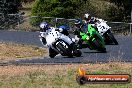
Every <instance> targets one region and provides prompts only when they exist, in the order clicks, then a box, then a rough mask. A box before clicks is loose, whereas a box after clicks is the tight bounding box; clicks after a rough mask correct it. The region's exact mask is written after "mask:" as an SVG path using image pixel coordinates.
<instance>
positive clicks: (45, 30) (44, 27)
mask: <svg viewBox="0 0 132 88" xmlns="http://www.w3.org/2000/svg"><path fill="white" fill-rule="evenodd" d="M39 27H40V31H41V35H40V41H41V42H42V43H43V44H44V45H47V46H48V47H49V56H50V57H51V58H54V57H55V56H56V55H57V54H58V53H57V52H56V51H55V50H54V49H52V47H51V46H50V45H51V43H52V42H51V41H50V40H49V39H47V38H46V36H47V35H49V34H50V31H51V30H56V31H58V32H60V33H62V34H64V35H62V36H61V39H63V40H64V41H66V42H67V43H68V44H69V46H70V48H71V50H73V49H74V48H75V47H74V44H75V43H74V42H73V41H72V40H71V39H70V38H69V37H68V36H66V33H65V31H63V30H64V28H63V27H62V26H61V27H59V28H54V27H50V25H49V24H48V23H47V22H42V23H40V26H39Z"/></svg>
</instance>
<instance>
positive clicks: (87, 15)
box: [84, 13, 91, 21]
mask: <svg viewBox="0 0 132 88" xmlns="http://www.w3.org/2000/svg"><path fill="white" fill-rule="evenodd" d="M90 18H91V15H90V14H88V13H86V14H84V19H85V20H86V21H88V20H90Z"/></svg>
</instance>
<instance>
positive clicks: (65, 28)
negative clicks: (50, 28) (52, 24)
mask: <svg viewBox="0 0 132 88" xmlns="http://www.w3.org/2000/svg"><path fill="white" fill-rule="evenodd" d="M58 28H60V29H63V30H69V29H70V28H69V27H68V26H66V25H61V26H59V27H58Z"/></svg>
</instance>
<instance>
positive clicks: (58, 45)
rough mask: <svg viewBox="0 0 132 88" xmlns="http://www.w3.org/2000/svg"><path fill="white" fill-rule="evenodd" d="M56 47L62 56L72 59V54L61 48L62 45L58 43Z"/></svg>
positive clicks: (67, 49) (63, 47)
mask: <svg viewBox="0 0 132 88" xmlns="http://www.w3.org/2000/svg"><path fill="white" fill-rule="evenodd" d="M56 47H57V49H58V50H59V51H60V52H61V55H62V56H68V57H73V55H72V52H71V51H70V50H69V48H66V47H65V46H63V44H61V43H58V44H57V46H56Z"/></svg>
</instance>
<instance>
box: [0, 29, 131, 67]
mask: <svg viewBox="0 0 132 88" xmlns="http://www.w3.org/2000/svg"><path fill="white" fill-rule="evenodd" d="M38 35H39V32H24V31H23V32H22V31H21V32H20V31H19V32H16V31H3V30H2V31H0V41H4V42H15V43H22V44H32V45H37V46H39V47H43V45H42V44H41V42H40V41H39V38H38ZM115 37H116V39H117V41H118V42H119V45H106V49H107V53H100V52H97V51H95V50H89V49H88V48H85V49H81V51H82V56H81V57H74V58H68V57H64V56H61V55H58V56H56V57H55V58H50V57H48V56H47V57H33V58H31V59H22V60H14V61H9V62H8V64H63V63H68V64H69V63H89V62H91V63H95V62H109V61H123V62H131V61H132V36H123V35H115Z"/></svg>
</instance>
